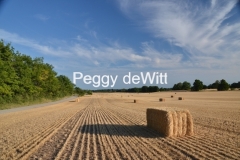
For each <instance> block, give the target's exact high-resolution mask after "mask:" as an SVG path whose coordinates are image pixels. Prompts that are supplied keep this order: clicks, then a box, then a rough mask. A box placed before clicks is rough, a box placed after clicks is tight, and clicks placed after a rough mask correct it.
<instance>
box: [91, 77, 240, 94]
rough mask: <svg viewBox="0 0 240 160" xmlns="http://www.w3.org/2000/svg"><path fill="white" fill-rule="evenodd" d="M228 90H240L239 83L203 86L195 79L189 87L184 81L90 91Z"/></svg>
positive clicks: (224, 82)
mask: <svg viewBox="0 0 240 160" xmlns="http://www.w3.org/2000/svg"><path fill="white" fill-rule="evenodd" d="M229 88H231V89H234V88H240V81H239V82H238V83H232V84H231V85H230V84H228V83H227V82H226V80H224V79H222V80H220V81H219V80H216V81H215V82H214V83H212V84H209V85H208V86H207V85H204V84H203V82H202V81H201V80H199V79H196V80H195V81H194V82H193V85H191V83H190V82H187V81H184V82H179V83H177V84H174V85H173V87H172V88H163V87H161V88H159V87H158V86H142V87H140V88H137V87H134V88H129V89H125V88H123V89H98V90H92V91H93V92H132V93H139V92H142V93H145V92H159V91H170V90H186V91H200V90H203V89H217V90H218V91H227V90H229Z"/></svg>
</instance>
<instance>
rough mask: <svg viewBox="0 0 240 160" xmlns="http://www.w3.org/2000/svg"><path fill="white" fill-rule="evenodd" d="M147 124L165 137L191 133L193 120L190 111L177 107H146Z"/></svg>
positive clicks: (189, 134)
mask: <svg viewBox="0 0 240 160" xmlns="http://www.w3.org/2000/svg"><path fill="white" fill-rule="evenodd" d="M147 126H148V127H150V128H152V129H154V130H156V131H158V132H159V133H161V134H163V135H164V136H165V137H177V136H192V135H193V120H192V116H191V114H190V112H189V111H188V110H184V109H179V108H157V109H156V108H148V109H147Z"/></svg>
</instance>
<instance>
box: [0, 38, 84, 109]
mask: <svg viewBox="0 0 240 160" xmlns="http://www.w3.org/2000/svg"><path fill="white" fill-rule="evenodd" d="M53 68H54V67H53V66H52V65H50V64H48V63H44V61H43V58H32V57H30V56H28V55H25V54H21V53H20V52H18V51H15V49H14V48H13V47H12V46H11V44H10V43H8V44H5V43H4V41H3V40H1V41H0V105H3V104H9V103H17V104H21V103H25V102H32V101H35V100H39V99H56V98H61V97H65V96H69V95H72V94H74V93H77V94H79V95H84V94H85V93H86V91H84V90H81V89H80V88H76V87H75V86H74V84H73V83H72V82H71V81H70V79H69V78H68V77H66V76H64V75H57V73H56V72H55V71H54V70H53ZM74 87H75V88H74ZM79 89H80V90H81V92H79Z"/></svg>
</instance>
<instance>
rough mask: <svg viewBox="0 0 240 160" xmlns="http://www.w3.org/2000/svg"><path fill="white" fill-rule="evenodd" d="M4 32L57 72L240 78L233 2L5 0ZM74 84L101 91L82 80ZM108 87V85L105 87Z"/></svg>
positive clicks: (0, 32)
mask: <svg viewBox="0 0 240 160" xmlns="http://www.w3.org/2000/svg"><path fill="white" fill-rule="evenodd" d="M3 2H4V3H1V6H0V38H1V39H3V40H4V41H5V42H11V44H12V46H13V47H14V48H15V49H16V50H18V51H20V52H21V53H23V54H27V55H30V56H32V57H44V60H45V62H47V63H50V64H52V65H53V66H54V68H55V71H57V72H58V74H63V75H66V76H68V77H69V78H70V79H71V80H72V76H73V72H82V73H83V74H84V75H87V74H89V75H91V76H93V75H118V76H119V80H118V81H117V83H116V85H115V86H114V88H130V87H140V86H142V84H141V83H140V84H138V85H133V84H131V85H126V84H124V83H123V82H122V80H121V77H123V76H124V75H126V74H128V72H131V73H132V74H137V75H140V72H151V73H152V72H162V73H167V74H168V84H167V85H159V87H172V86H173V84H174V83H178V82H183V81H188V82H190V83H191V84H192V83H193V82H194V80H195V79H200V80H202V81H203V82H204V84H206V85H208V84H210V83H213V82H214V81H215V80H220V79H225V80H226V81H227V82H228V83H233V82H238V81H240V72H239V70H240V63H239V59H240V18H239V17H240V4H239V3H238V1H235V0H201V1H200V0H199V1H191V0H145V1H144V0H141V1H140V0H115V1H114V0H101V1H93V0H88V1H83V0H70V1H66V0H51V1H47V0H41V1H39V0H21V1H19V0H8V1H7V0H3ZM77 85H78V86H79V87H81V88H84V89H96V88H94V87H93V86H92V85H86V84H84V83H83V82H82V81H81V80H79V81H77ZM108 88H110V87H108Z"/></svg>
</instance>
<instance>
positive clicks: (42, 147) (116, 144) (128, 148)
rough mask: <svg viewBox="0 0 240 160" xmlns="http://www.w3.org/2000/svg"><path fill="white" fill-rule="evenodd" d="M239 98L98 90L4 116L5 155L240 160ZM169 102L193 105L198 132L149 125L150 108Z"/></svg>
mask: <svg viewBox="0 0 240 160" xmlns="http://www.w3.org/2000/svg"><path fill="white" fill-rule="evenodd" d="M171 95H173V96H174V97H173V98H171ZM178 97H183V98H184V100H178ZM239 97H240V92H239V91H228V92H214V91H212V92H159V93H151V94H149V93H139V94H137V93H95V94H93V95H92V96H85V97H81V98H80V101H79V102H69V101H67V102H63V103H59V104H54V105H50V106H46V107H40V108H34V109H29V110H24V111H18V112H14V113H4V114H0V159H1V160H7V159H16V160H19V159H39V160H40V159H42V160H45V159H59V160H64V159H65V160H68V159H72V160H75V159H134V160H136V159H240V98H239ZM159 98H165V100H166V101H165V102H159ZM134 99H135V100H137V103H133V100H134ZM163 106H164V107H165V106H167V107H178V108H184V109H188V110H189V111H190V113H191V114H192V117H193V123H194V134H195V135H194V136H187V137H177V138H164V137H162V136H161V135H160V134H159V133H157V132H156V131H154V130H152V129H149V128H147V127H146V109H147V108H149V107H155V108H156V107H163Z"/></svg>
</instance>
